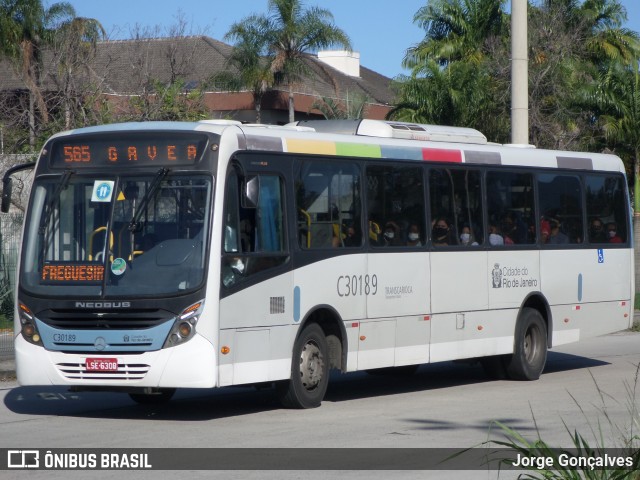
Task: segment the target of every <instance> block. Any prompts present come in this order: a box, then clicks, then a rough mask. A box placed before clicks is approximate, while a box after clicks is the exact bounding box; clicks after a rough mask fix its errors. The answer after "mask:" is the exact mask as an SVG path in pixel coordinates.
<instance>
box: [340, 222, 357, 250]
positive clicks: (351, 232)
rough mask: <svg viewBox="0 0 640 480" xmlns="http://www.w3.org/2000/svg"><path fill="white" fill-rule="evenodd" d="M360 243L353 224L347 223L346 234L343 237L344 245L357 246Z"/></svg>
mask: <svg viewBox="0 0 640 480" xmlns="http://www.w3.org/2000/svg"><path fill="white" fill-rule="evenodd" d="M360 243H361V242H360V237H359V235H357V233H356V229H355V227H354V226H353V225H349V227H347V236H346V237H345V239H344V246H345V247H359V246H360Z"/></svg>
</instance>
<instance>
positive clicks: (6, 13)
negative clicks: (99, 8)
mask: <svg viewBox="0 0 640 480" xmlns="http://www.w3.org/2000/svg"><path fill="white" fill-rule="evenodd" d="M74 16H75V10H74V8H73V7H72V6H71V5H70V4H69V3H65V2H61V3H54V4H53V5H51V6H50V7H49V8H45V7H44V5H43V4H42V0H0V51H1V52H2V53H3V54H4V55H6V56H8V57H9V58H11V59H12V60H14V61H15V63H16V64H17V65H18V71H19V72H20V75H21V77H22V79H23V80H24V82H25V83H26V85H27V88H28V90H29V144H30V145H31V147H32V148H33V147H34V146H35V136H36V119H35V106H36V104H37V105H38V110H39V112H40V116H41V117H42V122H43V123H45V124H46V123H47V122H48V121H49V114H48V109H47V105H46V103H45V101H44V97H43V95H42V91H41V89H40V71H41V68H42V47H43V46H44V45H46V44H48V43H49V42H50V41H51V39H52V37H53V34H54V32H55V29H56V27H57V26H58V24H59V22H61V21H65V20H69V19H70V18H72V17H74Z"/></svg>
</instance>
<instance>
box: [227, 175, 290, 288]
mask: <svg viewBox="0 0 640 480" xmlns="http://www.w3.org/2000/svg"><path fill="white" fill-rule="evenodd" d="M241 181H242V180H241V179H240V178H239V176H238V175H237V174H236V173H235V172H232V173H231V174H230V175H229V178H228V180H227V191H226V195H225V211H224V219H225V225H224V238H223V239H224V245H223V252H224V255H223V260H222V283H223V285H224V286H225V287H231V286H233V285H235V284H237V283H238V282H240V281H242V280H243V279H244V278H246V277H248V276H250V275H253V274H256V273H258V272H262V271H264V270H268V269H270V268H273V267H277V266H279V265H282V264H283V263H284V262H286V260H287V258H288V254H287V244H286V225H285V218H284V211H285V209H284V205H285V202H284V189H283V184H282V179H281V178H280V177H279V176H277V175H260V182H259V184H260V191H259V194H258V204H257V205H256V206H255V207H252V208H245V207H243V206H242V202H241V201H240V195H241V194H242V193H241V192H242V189H241V188H240V184H241Z"/></svg>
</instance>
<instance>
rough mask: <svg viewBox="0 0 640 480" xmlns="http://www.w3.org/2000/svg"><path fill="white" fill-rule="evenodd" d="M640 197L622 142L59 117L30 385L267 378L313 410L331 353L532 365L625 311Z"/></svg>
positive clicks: (153, 392) (28, 310)
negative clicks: (571, 147)
mask: <svg viewBox="0 0 640 480" xmlns="http://www.w3.org/2000/svg"><path fill="white" fill-rule="evenodd" d="M18 168H24V167H23V166H19V167H16V169H18ZM14 170H15V169H14ZM12 172H13V171H10V172H8V174H7V176H6V177H5V181H4V183H5V188H4V192H3V204H4V205H3V206H4V207H6V206H7V203H8V200H9V198H10V190H11V188H10V178H11V177H10V175H11V174H12ZM629 212H630V209H629V198H628V192H627V188H626V178H625V172H624V167H623V164H622V162H621V161H620V159H619V158H617V157H615V156H612V155H603V154H592V153H576V152H560V151H547V150H539V149H535V148H523V147H517V146H502V145H497V144H491V143H488V142H487V140H486V138H485V137H484V136H483V135H482V134H481V133H480V132H478V131H476V130H471V129H465V128H451V127H434V126H429V125H417V124H406V123H395V122H382V121H373V120H362V121H318V122H307V123H304V122H303V124H299V125H291V126H285V127H265V126H256V125H254V126H250V125H241V124H239V123H237V122H225V121H220V122H215V121H208V122H199V123H174V122H167V123H162V122H149V123H129V124H117V125H106V126H100V127H91V128H84V129H79V130H74V131H69V132H64V133H61V134H57V135H55V136H53V137H52V138H51V139H50V140H49V141H47V143H46V145H45V146H44V148H43V150H42V152H41V154H40V157H39V159H38V161H37V164H36V166H35V174H34V182H33V189H32V192H31V197H30V201H29V206H28V211H27V214H26V219H25V226H24V237H23V243H22V251H21V255H20V266H19V272H18V273H19V274H18V286H17V293H16V321H15V346H16V363H17V375H18V380H19V382H20V383H21V384H22V385H67V386H69V387H70V388H72V389H74V390H85V389H89V390H100V389H104V390H116V391H123V392H127V393H129V394H131V396H132V397H133V398H134V399H135V400H137V401H140V402H150V401H158V400H166V399H168V398H170V397H171V395H172V393H173V391H174V390H175V389H176V388H180V387H185V388H212V387H223V386H228V385H242V384H257V383H261V384H262V383H265V382H267V383H269V382H272V383H274V384H275V387H276V392H277V394H278V396H279V398H280V399H281V401H282V403H283V404H284V405H286V406H290V407H298V408H308V407H314V406H318V405H319V404H320V402H321V401H322V399H323V397H324V395H325V391H326V388H327V383H328V378H329V375H328V373H329V370H330V369H338V370H340V371H342V372H352V371H356V370H373V369H381V368H386V367H398V368H401V369H403V370H405V371H411V370H413V369H415V368H417V366H418V365H420V364H424V363H433V362H441V361H447V360H457V359H477V360H479V361H480V362H481V363H482V365H483V366H484V367H485V369H486V370H487V372H488V373H489V374H491V375H493V376H496V377H501V378H512V379H524V380H534V379H537V378H538V377H539V376H540V374H541V372H542V371H543V368H544V366H545V361H546V356H547V349H548V348H551V347H555V346H557V345H561V344H564V343H568V342H575V341H578V340H580V339H581V338H584V337H589V336H594V335H601V334H605V333H608V332H614V331H619V330H623V329H626V328H628V327H629V326H630V325H631V323H632V311H633V300H632V292H633V291H634V288H633V271H634V267H633V255H632V252H633V243H632V238H631V223H630V215H629ZM391 371H392V372H393V370H391Z"/></svg>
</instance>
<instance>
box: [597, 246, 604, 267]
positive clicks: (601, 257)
mask: <svg viewBox="0 0 640 480" xmlns="http://www.w3.org/2000/svg"><path fill="white" fill-rule="evenodd" d="M598 263H604V250H603V249H602V248H599V249H598Z"/></svg>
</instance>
